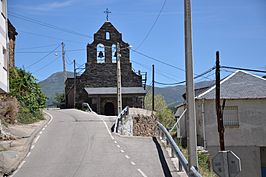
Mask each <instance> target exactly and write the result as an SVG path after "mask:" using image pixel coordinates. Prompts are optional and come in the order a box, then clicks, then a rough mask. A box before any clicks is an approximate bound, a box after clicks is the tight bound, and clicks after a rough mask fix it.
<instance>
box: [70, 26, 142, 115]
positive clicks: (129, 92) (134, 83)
mask: <svg viewBox="0 0 266 177" xmlns="http://www.w3.org/2000/svg"><path fill="white" fill-rule="evenodd" d="M117 45H119V47H120V63H121V83H122V89H121V90H122V108H124V107H125V106H130V107H140V108H141V107H143V104H144V96H145V94H146V91H145V89H144V88H145V84H146V83H143V79H142V76H143V75H142V74H141V73H140V72H138V73H135V72H134V71H133V69H132V64H131V62H130V49H129V44H128V43H126V42H124V41H123V40H122V34H121V33H119V32H118V31H117V29H116V28H115V27H114V26H113V25H112V24H111V22H109V21H106V22H105V23H104V24H103V25H102V27H101V28H100V29H99V30H98V31H97V32H96V33H95V34H94V40H93V42H92V43H91V44H88V45H87V62H86V66H85V71H84V72H83V73H82V74H81V75H80V76H76V79H74V78H67V80H66V83H65V85H66V87H65V95H66V107H67V108H73V107H77V108H81V105H82V103H88V104H89V105H90V107H91V108H92V109H93V111H95V112H97V113H98V114H103V115H116V114H117V109H118V105H117V64H116V61H117V60H116V59H117V51H116V49H117ZM74 83H76V84H75V86H74ZM74 89H75V92H74ZM74 95H75V98H74Z"/></svg>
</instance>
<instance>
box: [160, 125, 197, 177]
mask: <svg viewBox="0 0 266 177" xmlns="http://www.w3.org/2000/svg"><path fill="white" fill-rule="evenodd" d="M157 124H158V127H159V130H160V134H159V135H160V138H163V137H165V139H166V141H167V142H168V143H169V144H170V145H171V149H172V152H174V153H175V154H176V156H177V158H178V160H179V171H182V168H184V170H185V172H186V174H187V175H188V176H189V177H202V176H201V174H200V173H199V172H198V171H197V170H196V168H195V167H194V166H192V167H191V168H189V165H188V161H187V159H186V158H185V156H184V154H183V153H182V152H181V150H180V149H179V147H178V146H177V145H176V143H175V141H174V140H173V138H172V136H171V135H170V133H169V132H168V131H167V129H166V128H165V127H164V126H163V125H162V124H161V123H160V122H157Z"/></svg>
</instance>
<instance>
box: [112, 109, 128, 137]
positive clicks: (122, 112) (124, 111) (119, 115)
mask: <svg viewBox="0 0 266 177" xmlns="http://www.w3.org/2000/svg"><path fill="white" fill-rule="evenodd" d="M128 110H129V109H128V106H126V107H125V108H124V109H123V110H122V111H121V112H120V113H119V114H118V116H117V118H116V120H115V126H114V132H115V133H117V132H118V126H119V122H121V124H122V120H123V117H124V116H126V115H128Z"/></svg>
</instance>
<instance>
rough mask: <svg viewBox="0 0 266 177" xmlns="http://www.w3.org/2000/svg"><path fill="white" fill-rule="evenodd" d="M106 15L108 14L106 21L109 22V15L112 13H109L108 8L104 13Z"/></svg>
mask: <svg viewBox="0 0 266 177" xmlns="http://www.w3.org/2000/svg"><path fill="white" fill-rule="evenodd" d="M104 13H105V14H106V21H109V14H110V13H111V11H109V9H108V8H106V10H105V11H104Z"/></svg>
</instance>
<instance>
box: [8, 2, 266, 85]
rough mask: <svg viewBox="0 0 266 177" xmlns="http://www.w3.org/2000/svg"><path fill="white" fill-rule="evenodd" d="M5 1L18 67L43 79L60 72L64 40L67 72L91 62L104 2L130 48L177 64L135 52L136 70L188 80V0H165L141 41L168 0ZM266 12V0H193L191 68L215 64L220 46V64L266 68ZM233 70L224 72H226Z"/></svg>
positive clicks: (161, 77)
mask: <svg viewBox="0 0 266 177" xmlns="http://www.w3.org/2000/svg"><path fill="white" fill-rule="evenodd" d="M8 3H9V4H8V13H9V19H10V20H11V22H12V23H13V25H14V26H15V27H16V29H17V32H18V33H19V34H18V36H17V41H16V54H15V56H16V59H15V60H16V65H17V66H18V67H24V68H25V69H26V70H28V71H30V72H32V73H33V74H34V76H35V77H36V78H37V79H38V80H43V79H45V78H47V77H48V76H49V75H51V74H52V73H54V72H57V71H62V69H63V67H62V59H61V47H60V46H59V45H60V43H61V42H62V41H63V42H64V43H65V49H66V56H67V60H68V64H67V70H69V71H72V70H73V65H71V61H72V60H73V59H76V61H77V64H78V66H79V65H82V64H84V63H85V62H86V50H85V49H86V45H87V43H91V42H92V38H91V36H93V34H94V33H95V32H96V31H97V30H98V29H99V28H100V27H101V25H102V24H103V23H104V22H105V14H104V13H103V12H104V10H105V9H106V8H107V7H108V8H109V9H110V10H111V12H112V13H111V14H110V21H111V23H112V24H113V25H114V26H115V27H116V28H117V29H118V31H120V32H121V33H122V35H123V40H124V41H125V42H127V43H129V44H130V45H132V47H133V49H136V50H137V51H139V52H142V53H144V54H146V55H148V56H150V57H153V58H156V59H159V60H161V61H163V62H165V63H168V64H171V65H174V66H175V67H177V68H179V69H176V68H174V67H170V66H167V65H164V64H162V63H159V62H156V61H154V60H151V59H149V58H146V57H144V56H142V55H139V54H137V53H135V52H133V51H131V60H132V63H133V68H134V69H135V70H136V71H137V70H141V71H146V72H148V82H147V84H150V82H151V65H152V64H154V65H155V74H156V80H157V81H159V82H164V83H175V82H179V81H182V80H184V77H185V72H184V69H185V67H184V63H185V59H184V22H183V21H184V20H183V19H184V14H183V6H184V4H183V0H166V2H165V5H164V7H163V9H162V13H161V15H160V16H159V18H158V20H157V22H156V23H155V25H154V28H153V29H152V30H151V32H150V33H149V35H148V37H147V38H146V40H144V41H143V39H144V38H145V36H146V35H147V33H148V31H150V29H151V26H152V25H153V24H154V21H155V19H156V18H157V16H158V13H159V11H160V9H161V8H162V5H163V4H164V0H134V1H126V0H55V1H51V0H38V1H36V0H11V1H8ZM265 9H266V1H265V0H234V1H229V0H225V1H213V0H202V1H195V0H192V23H193V29H192V32H193V37H192V39H193V60H194V72H195V73H196V74H200V73H202V72H204V71H206V70H208V69H209V68H211V67H212V66H214V63H215V52H216V50H219V51H220V55H221V64H222V65H227V66H236V67H244V68H253V69H260V70H265V69H266V68H265V67H266V57H265V52H266V11H265ZM29 18H30V20H29ZM30 21H34V23H32V22H30ZM36 21H40V22H41V23H48V24H49V25H50V24H51V25H55V26H57V27H60V28H62V29H63V31H60V30H55V29H53V28H47V27H45V26H42V25H40V24H37V23H38V22H37V23H36ZM46 26H47V25H46ZM66 30H70V31H74V32H76V33H79V34H80V35H78V34H73V33H67V32H65V31H66ZM142 41H143V42H142ZM141 43H142V45H140V44H141ZM58 46H59V47H58ZM57 47H58V49H56V48H57ZM55 49H56V50H55ZM76 49H77V50H76ZM71 50H72V51H71ZM52 51H54V52H52ZM49 53H51V54H50V55H48V54H49ZM46 55H48V56H47V57H45V58H44V59H43V60H41V61H40V62H38V63H36V61H38V60H40V59H41V58H42V57H44V56H46ZM34 63H36V64H34ZM33 64H34V65H33ZM229 73H230V72H229V71H225V70H223V71H222V74H223V75H224V76H225V75H227V74H229ZM213 78H214V77H213V73H210V75H209V76H208V78H200V79H197V80H196V81H201V80H206V79H207V80H208V79H213Z"/></svg>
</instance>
